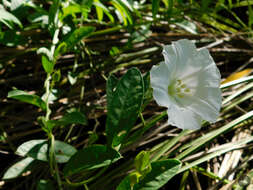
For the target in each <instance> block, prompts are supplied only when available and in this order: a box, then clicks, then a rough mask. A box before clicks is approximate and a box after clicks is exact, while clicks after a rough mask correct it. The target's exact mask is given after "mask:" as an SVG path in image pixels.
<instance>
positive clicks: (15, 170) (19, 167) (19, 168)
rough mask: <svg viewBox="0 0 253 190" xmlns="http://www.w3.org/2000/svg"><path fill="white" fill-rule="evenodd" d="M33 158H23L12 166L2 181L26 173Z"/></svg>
mask: <svg viewBox="0 0 253 190" xmlns="http://www.w3.org/2000/svg"><path fill="white" fill-rule="evenodd" d="M33 162H34V159H33V158H24V159H22V160H20V161H18V162H16V163H15V164H14V165H12V166H11V167H10V168H9V169H8V170H7V171H6V172H5V173H4V176H3V178H2V179H4V180H6V179H12V178H16V177H19V176H21V175H22V174H23V173H24V172H26V171H28V170H29V169H30V167H31V165H32V164H33Z"/></svg>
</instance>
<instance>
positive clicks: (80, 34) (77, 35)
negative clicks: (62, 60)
mask: <svg viewBox="0 0 253 190" xmlns="http://www.w3.org/2000/svg"><path fill="white" fill-rule="evenodd" d="M94 30H95V27H92V26H83V27H80V28H77V29H75V30H74V31H73V32H71V33H70V34H68V35H67V36H66V37H65V39H64V40H63V42H61V43H60V44H59V46H58V47H57V49H56V50H55V51H56V52H57V53H56V55H57V56H58V54H63V53H65V51H68V50H71V49H73V47H74V46H75V45H76V44H77V43H78V42H80V41H81V40H82V39H83V38H86V37H88V36H89V35H91V33H92V32H93V31H94ZM65 45H66V46H67V48H62V46H63V47H64V46H65Z"/></svg>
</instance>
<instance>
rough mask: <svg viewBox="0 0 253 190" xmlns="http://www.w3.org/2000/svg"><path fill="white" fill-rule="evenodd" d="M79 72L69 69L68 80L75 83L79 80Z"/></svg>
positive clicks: (72, 83)
mask: <svg viewBox="0 0 253 190" xmlns="http://www.w3.org/2000/svg"><path fill="white" fill-rule="evenodd" d="M77 78H78V74H77V73H74V72H72V71H68V80H69V83H70V84H71V85H74V84H75V83H76V81H77Z"/></svg>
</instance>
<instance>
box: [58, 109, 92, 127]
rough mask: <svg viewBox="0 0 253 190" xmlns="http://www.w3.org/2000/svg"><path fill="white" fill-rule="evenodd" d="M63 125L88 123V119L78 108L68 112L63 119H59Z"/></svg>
mask: <svg viewBox="0 0 253 190" xmlns="http://www.w3.org/2000/svg"><path fill="white" fill-rule="evenodd" d="M57 122H59V123H60V124H61V125H69V124H82V125H87V124H88V121H87V119H86V117H85V115H84V114H83V113H81V112H79V111H77V110H75V111H72V112H69V113H66V114H65V115H64V116H63V117H62V118H61V119H59V120H57Z"/></svg>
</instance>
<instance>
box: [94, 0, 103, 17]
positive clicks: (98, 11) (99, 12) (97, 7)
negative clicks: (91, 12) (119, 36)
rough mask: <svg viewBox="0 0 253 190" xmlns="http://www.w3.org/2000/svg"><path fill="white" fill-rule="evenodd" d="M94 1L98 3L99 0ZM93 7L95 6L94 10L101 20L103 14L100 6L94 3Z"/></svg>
mask: <svg viewBox="0 0 253 190" xmlns="http://www.w3.org/2000/svg"><path fill="white" fill-rule="evenodd" d="M94 3H97V4H99V3H100V1H99V0H94ZM100 4H101V3H100ZM95 7H96V12H97V16H98V20H100V21H102V20H103V16H104V12H103V9H102V8H101V7H100V6H97V5H96V4H95Z"/></svg>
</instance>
